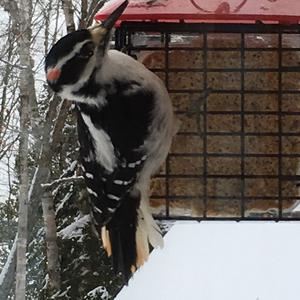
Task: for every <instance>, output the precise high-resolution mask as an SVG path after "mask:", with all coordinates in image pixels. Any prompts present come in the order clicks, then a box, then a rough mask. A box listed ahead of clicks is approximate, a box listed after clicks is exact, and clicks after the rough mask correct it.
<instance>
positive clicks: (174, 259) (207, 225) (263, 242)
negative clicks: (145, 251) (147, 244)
mask: <svg viewBox="0 0 300 300" xmlns="http://www.w3.org/2000/svg"><path fill="white" fill-rule="evenodd" d="M299 255H300V222H294V223H288V222H285V223H271V222H269V223H267V222H245V223H244V222H240V223H235V222H224V221H223V222H201V223H196V222H186V223H182V222H179V223H178V222H177V223H176V224H175V225H174V226H173V227H172V228H171V230H170V231H169V232H168V233H167V235H166V236H165V247H164V249H163V250H159V249H158V250H154V252H153V253H152V254H151V256H150V259H149V261H148V262H147V263H146V264H145V265H144V266H143V267H142V268H141V269H140V270H139V271H138V272H137V273H136V274H135V275H134V278H133V280H131V281H130V283H129V286H128V287H125V288H123V290H122V291H121V292H120V293H119V295H118V296H117V297H116V300H153V299H155V300H202V299H203V300H299V299H300V296H299V270H300V260H299Z"/></svg>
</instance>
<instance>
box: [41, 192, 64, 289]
mask: <svg viewBox="0 0 300 300" xmlns="http://www.w3.org/2000/svg"><path fill="white" fill-rule="evenodd" d="M42 207H43V216H44V224H45V231H46V244H47V262H48V265H47V267H48V275H49V283H50V289H51V292H56V291H57V290H59V288H60V265H59V261H58V246H57V234H56V233H57V230H56V223H55V211H54V203H53V198H52V195H51V193H50V192H48V191H46V192H45V193H44V197H43V198H42Z"/></svg>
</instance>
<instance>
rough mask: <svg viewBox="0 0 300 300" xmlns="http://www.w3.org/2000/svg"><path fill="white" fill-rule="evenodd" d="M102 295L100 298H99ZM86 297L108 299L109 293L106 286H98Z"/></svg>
mask: <svg viewBox="0 0 300 300" xmlns="http://www.w3.org/2000/svg"><path fill="white" fill-rule="evenodd" d="M99 297H100V298H99ZM84 299H102V300H108V299H109V294H108V291H107V290H106V288H105V287H104V286H98V287H96V288H95V289H93V290H91V291H90V292H88V293H87V295H86V297H85V298H84Z"/></svg>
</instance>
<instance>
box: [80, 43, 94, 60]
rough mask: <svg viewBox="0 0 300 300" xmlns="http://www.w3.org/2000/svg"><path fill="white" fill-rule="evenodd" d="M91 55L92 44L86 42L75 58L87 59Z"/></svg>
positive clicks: (92, 51)
mask: <svg viewBox="0 0 300 300" xmlns="http://www.w3.org/2000/svg"><path fill="white" fill-rule="evenodd" d="M93 54H94V43H93V42H88V43H86V44H84V45H83V46H82V47H81V49H80V52H79V53H78V55H77V57H79V58H82V59H89V58H90V57H91V56H92V55H93Z"/></svg>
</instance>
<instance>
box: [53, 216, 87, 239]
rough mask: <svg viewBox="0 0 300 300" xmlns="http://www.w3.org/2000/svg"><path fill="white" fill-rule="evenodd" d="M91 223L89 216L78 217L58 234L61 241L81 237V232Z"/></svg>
mask: <svg viewBox="0 0 300 300" xmlns="http://www.w3.org/2000/svg"><path fill="white" fill-rule="evenodd" d="M90 222H91V217H90V215H84V216H83V217H79V218H78V219H77V220H76V221H75V222H73V223H72V224H70V225H69V226H67V227H66V228H64V229H62V230H61V231H59V232H58V236H59V237H61V238H62V239H72V238H80V237H82V230H83V229H84V228H85V227H86V226H87V224H88V223H90Z"/></svg>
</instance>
